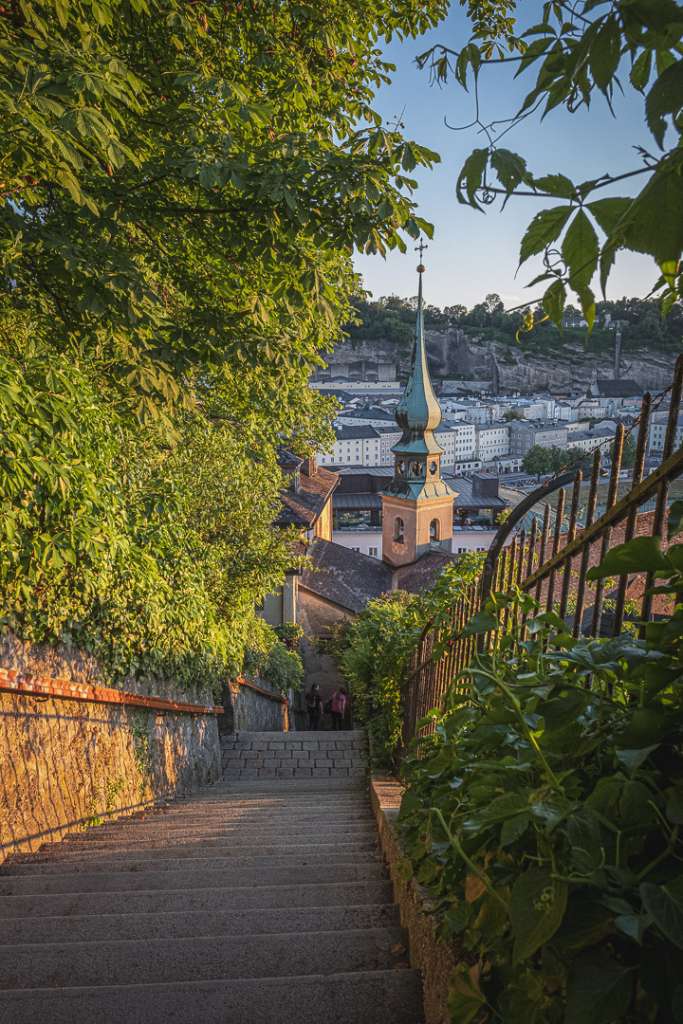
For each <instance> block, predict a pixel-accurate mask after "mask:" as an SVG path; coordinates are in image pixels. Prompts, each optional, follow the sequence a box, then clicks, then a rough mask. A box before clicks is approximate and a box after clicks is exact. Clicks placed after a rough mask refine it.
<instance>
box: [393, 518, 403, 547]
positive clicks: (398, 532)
mask: <svg viewBox="0 0 683 1024" xmlns="http://www.w3.org/2000/svg"><path fill="white" fill-rule="evenodd" d="M404 531H405V527H404V525H403V520H402V519H401V517H400V516H397V517H396V519H394V541H395V542H396V543H397V544H403V542H404Z"/></svg>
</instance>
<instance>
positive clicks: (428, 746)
mask: <svg viewBox="0 0 683 1024" xmlns="http://www.w3.org/2000/svg"><path fill="white" fill-rule="evenodd" d="M678 518H679V516H678V514H677V513H676V514H674V511H673V510H672V525H673V526H675V524H676V523H677V522H678ZM639 570H651V571H653V572H655V573H656V574H657V575H659V576H660V577H663V578H665V579H667V580H668V581H669V582H668V584H667V587H666V588H665V589H666V590H667V591H668V592H670V593H671V594H673V596H674V598H675V599H676V601H678V602H680V601H681V598H682V597H683V546H676V547H672V548H670V549H669V551H668V553H667V554H666V555H663V554H662V553H661V552H660V551H659V547H658V542H657V541H656V540H653V539H650V538H639V539H638V540H635V541H632V542H631V543H630V544H627V545H622V546H620V547H618V548H615V549H614V550H612V551H611V552H610V553H609V555H608V557H607V559H606V561H605V562H604V563H603V565H602V566H601V567H600V568H599V569H597V570H593V571H592V576H593V577H594V578H595V577H597V576H603V577H605V576H610V575H619V574H620V573H623V572H626V571H630V572H634V571H639ZM510 604H511V605H512V608H513V609H516V611H517V612H520V613H524V614H525V615H526V616H527V628H526V633H525V634H524V635H522V634H521V633H520V631H519V628H518V627H514V628H511V627H510V626H508V627H505V628H503V627H502V626H500V627H498V628H497V630H496V632H495V634H494V642H493V643H492V644H491V648H490V650H489V651H487V652H484V653H480V654H479V655H477V656H476V657H475V659H474V661H473V662H472V664H471V665H470V667H469V669H468V670H467V672H466V673H465V678H464V680H461V684H462V683H463V682H467V683H469V685H468V686H465V687H462V686H461V687H460V690H461V692H457V691H456V689H455V688H454V689H452V690H451V691H450V693H449V698H448V703H447V706H446V708H445V710H444V712H443V713H441V714H437V713H433V714H432V716H431V717H432V718H433V719H434V722H435V724H436V732H435V733H434V734H433V735H432V736H430V737H428V738H426V740H423V741H422V743H421V748H422V749H421V750H420V751H419V752H418V751H414V752H413V754H412V755H411V757H410V758H409V759H408V761H407V764H406V781H407V784H408V786H407V791H406V794H405V797H404V799H403V804H402V808H401V814H400V828H401V830H402V835H403V839H404V843H405V847H406V850H407V853H408V855H409V857H410V859H411V861H412V863H413V867H414V871H415V876H416V878H417V881H418V882H420V883H422V884H423V885H424V886H425V887H426V889H427V892H428V895H429V898H430V900H431V901H432V903H433V906H434V909H435V911H436V912H437V913H438V919H439V927H440V930H441V932H442V934H443V936H444V937H445V938H447V939H449V940H451V941H452V942H453V943H454V947H455V948H456V949H457V950H458V951H459V954H460V957H459V965H458V967H457V969H456V971H455V973H454V976H453V978H452V984H451V1001H450V1009H451V1015H452V1020H453V1021H454V1022H457V1024H467V1022H475V1021H476V1022H484V1021H486V1022H488V1021H491V1022H492V1021H504V1022H506V1024H516V1022H520V1024H533V1022H539V1024H541V1022H543V1024H545V1022H548V1024H555V1022H558V1024H559V1022H564V1024H585V1022H588V1021H590V1024H610V1022H613V1021H614V1022H616V1021H622V1022H629V1024H631V1022H641V1021H642V1022H643V1024H644V1022H662V1024H663V1022H665V1021H666V1022H668V1021H679V1020H681V1019H683V1018H682V1016H681V1014H682V1009H683V983H682V981H681V979H682V978H683V864H682V858H683V845H682V844H681V840H680V829H681V826H682V825H683V756H682V744H683V707H682V703H681V683H682V682H683V604H681V603H677V604H676V607H675V610H674V612H673V614H672V615H671V616H670V617H669V618H666V619H662V620H661V621H656V622H652V623H649V624H648V625H647V627H646V631H645V637H644V639H643V640H638V639H636V638H634V637H633V636H632V635H630V634H624V635H622V636H620V637H617V638H615V639H609V640H605V639H602V640H592V639H588V640H587V639H579V640H576V639H574V638H573V637H571V636H570V635H568V633H567V632H566V630H565V626H564V623H563V621H562V620H561V619H559V618H558V617H557V616H556V615H554V614H552V613H544V614H537V608H536V607H535V605H534V602H533V601H532V599H531V598H529V597H528V596H522V597H520V596H517V597H516V598H510V597H501V596H496V597H494V598H493V599H492V601H491V602H490V604H489V607H488V608H487V610H486V612H485V613H483V615H481V616H480V617H479V618H478V625H477V624H474V623H473V625H472V631H473V632H475V631H476V630H477V628H481V629H482V630H485V629H487V628H489V627H490V626H491V625H492V624H495V623H496V622H497V621H499V620H500V616H501V608H502V607H503V606H505V605H510ZM511 618H513V617H511ZM500 621H503V620H500ZM463 689H464V691H465V692H462V690H463Z"/></svg>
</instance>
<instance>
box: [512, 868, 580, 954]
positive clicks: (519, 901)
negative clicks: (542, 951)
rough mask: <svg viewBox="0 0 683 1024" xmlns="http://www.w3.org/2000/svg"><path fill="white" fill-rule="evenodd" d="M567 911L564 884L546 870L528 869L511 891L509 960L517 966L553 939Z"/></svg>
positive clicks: (565, 885)
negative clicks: (510, 957)
mask: <svg viewBox="0 0 683 1024" xmlns="http://www.w3.org/2000/svg"><path fill="white" fill-rule="evenodd" d="M566 907H567V884H566V882H560V881H558V880H557V879H553V878H552V877H551V874H550V871H549V870H548V869H546V868H531V869H530V870H529V871H526V872H525V873H524V874H523V875H520V876H519V878H518V879H517V880H516V882H515V884H514V885H513V887H512V901H511V904H510V914H511V920H512V931H513V934H514V937H515V944H514V951H513V960H514V962H515V963H519V961H520V960H526V959H527V958H528V957H530V956H531V955H532V954H533V953H535V952H536V950H537V949H539V948H540V947H541V946H542V945H543V944H544V943H546V942H548V940H549V939H551V938H552V937H553V935H554V934H555V932H556V931H557V929H558V928H559V927H560V924H561V923H562V918H563V917H564V912H565V910H566Z"/></svg>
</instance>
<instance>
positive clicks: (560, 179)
mask: <svg viewBox="0 0 683 1024" xmlns="http://www.w3.org/2000/svg"><path fill="white" fill-rule="evenodd" d="M534 185H535V186H536V188H540V189H542V191H543V192H547V193H548V194H549V195H553V196H561V197H562V198H563V199H573V198H574V196H575V195H576V186H575V184H574V182H573V181H570V180H569V178H567V177H566V175H564V174H546V175H545V176H544V177H542V178H534Z"/></svg>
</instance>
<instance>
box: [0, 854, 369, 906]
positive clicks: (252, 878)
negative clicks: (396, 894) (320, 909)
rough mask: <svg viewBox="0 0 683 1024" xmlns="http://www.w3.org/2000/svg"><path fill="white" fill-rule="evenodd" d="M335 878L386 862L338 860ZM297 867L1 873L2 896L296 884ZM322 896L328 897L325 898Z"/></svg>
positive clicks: (326, 876)
mask: <svg viewBox="0 0 683 1024" xmlns="http://www.w3.org/2000/svg"><path fill="white" fill-rule="evenodd" d="M333 870H334V880H335V881H338V882H361V881H373V880H377V879H381V878H382V877H383V870H384V869H383V866H382V865H381V864H380V863H379V862H373V863H368V864H340V865H338V866H336V867H334V869H333ZM295 873H296V869H295V868H294V867H292V866H289V865H288V866H286V867H272V868H264V867H262V866H259V865H257V866H254V867H243V868H232V867H231V866H228V867H221V868H216V869H215V870H209V869H207V868H205V867H202V868H196V869H191V868H188V867H187V866H184V867H183V868H182V869H180V870H177V871H144V872H134V871H111V872H102V873H101V874H99V873H98V872H92V871H91V872H86V871H83V872H73V873H71V874H69V873H66V874H55V875H52V874H48V873H42V872H40V873H39V874H37V875H8V874H3V875H1V876H0V896H22V895H37V894H39V893H70V892H74V893H76V892H119V893H127V892H130V891H140V890H155V889H176V890H177V889H207V888H221V887H224V886H229V885H230V886H235V887H240V886H245V885H252V886H261V885H263V886H272V885H292V883H293V882H296V881H298V880H299V879H298V878H296V877H292V876H293V874H295ZM306 881H307V882H308V883H309V884H312V883H317V884H319V885H325V884H326V883H327V882H328V881H330V870H329V869H328V868H327V866H326V865H320V864H318V865H309V866H307V867H306ZM323 902H325V901H324V900H323Z"/></svg>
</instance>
